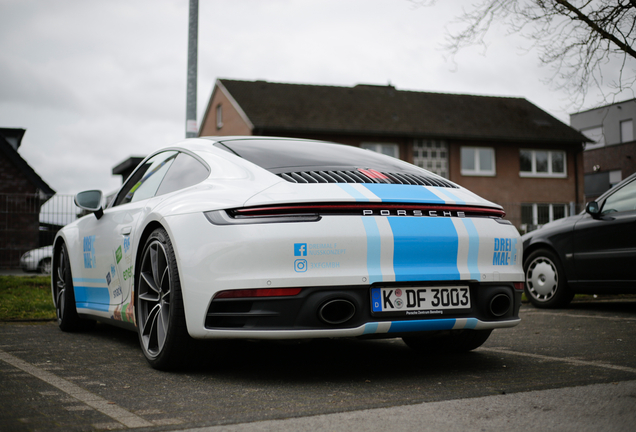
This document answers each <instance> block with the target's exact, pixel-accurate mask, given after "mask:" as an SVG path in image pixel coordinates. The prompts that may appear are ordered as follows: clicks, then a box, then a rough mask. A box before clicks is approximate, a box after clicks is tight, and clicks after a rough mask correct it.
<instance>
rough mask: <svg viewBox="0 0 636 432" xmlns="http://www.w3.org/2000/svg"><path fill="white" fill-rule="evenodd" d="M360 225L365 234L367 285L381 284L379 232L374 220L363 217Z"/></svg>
mask: <svg viewBox="0 0 636 432" xmlns="http://www.w3.org/2000/svg"><path fill="white" fill-rule="evenodd" d="M362 223H363V224H364V230H365V231H366V234H367V272H368V273H369V283H375V282H382V267H381V260H382V243H381V241H380V230H379V229H378V224H377V222H376V221H375V218H372V217H363V218H362Z"/></svg>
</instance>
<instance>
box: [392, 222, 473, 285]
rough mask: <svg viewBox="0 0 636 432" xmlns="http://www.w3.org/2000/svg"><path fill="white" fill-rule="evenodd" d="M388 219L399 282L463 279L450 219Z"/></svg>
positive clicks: (454, 231)
mask: <svg viewBox="0 0 636 432" xmlns="http://www.w3.org/2000/svg"><path fill="white" fill-rule="evenodd" d="M388 219H389V224H390V225H391V230H392V231H393V240H394V246H393V247H394V252H393V269H394V271H395V280H396V281H413V280H459V279H460V273H459V269H458V268H457V250H458V247H459V240H458V238H457V231H456V230H455V227H454V225H453V222H452V221H451V220H450V218H442V217H440V218H435V217H431V218H401V217H389V218H388ZM422 239H425V240H424V241H422Z"/></svg>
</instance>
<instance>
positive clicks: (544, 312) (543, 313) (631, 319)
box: [521, 310, 636, 321]
mask: <svg viewBox="0 0 636 432" xmlns="http://www.w3.org/2000/svg"><path fill="white" fill-rule="evenodd" d="M521 312H522V313H527V314H532V315H558V316H564V317H569V318H600V319H606V320H609V321H636V318H629V317H617V316H600V315H579V314H571V313H562V312H546V311H529V310H525V311H521Z"/></svg>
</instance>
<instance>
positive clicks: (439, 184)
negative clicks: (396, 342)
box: [52, 137, 524, 369]
mask: <svg viewBox="0 0 636 432" xmlns="http://www.w3.org/2000/svg"><path fill="white" fill-rule="evenodd" d="M100 201H101V193H100V192H98V191H87V192H83V193H80V194H78V196H77V197H76V202H77V204H78V205H79V206H80V207H82V208H83V209H85V210H88V211H91V212H94V215H88V216H85V217H83V218H81V219H79V220H78V221H76V222H74V223H72V224H70V225H68V226H66V227H65V228H64V229H63V230H61V231H60V233H59V234H58V236H57V238H56V241H55V244H54V259H53V268H54V272H53V278H52V284H53V297H54V300H55V303H56V308H57V311H58V321H59V323H60V327H61V328H62V329H63V330H73V329H76V328H78V327H81V326H86V325H88V324H89V323H90V322H91V321H92V320H100V321H105V322H110V323H114V324H117V325H121V326H124V327H127V328H130V329H132V330H135V331H137V332H138V333H139V338H140V343H141V347H142V350H143V352H144V354H145V356H146V358H147V359H148V361H149V362H150V364H151V365H152V366H153V367H156V368H159V369H168V368H171V367H174V366H176V365H178V364H179V362H180V361H181V360H182V359H183V358H185V357H187V356H185V355H184V352H186V351H187V350H188V349H189V347H190V345H191V344H189V343H188V342H189V340H190V338H198V339H218V338H250V339H253V338H262V339H298V338H325V337H402V338H403V339H404V341H405V342H406V343H407V344H408V345H409V346H411V347H412V348H414V349H416V350H418V351H435V352H437V351H465V350H470V349H474V348H476V347H478V346H480V345H481V344H482V343H483V342H484V341H485V340H486V339H487V338H488V336H489V334H490V332H491V331H492V329H495V328H504V327H511V326H514V325H516V324H518V322H519V318H518V310H519V306H520V296H521V292H522V290H523V280H524V275H523V270H522V266H521V263H522V256H521V254H522V248H521V244H520V242H519V234H518V232H517V230H516V229H515V227H514V226H512V224H510V223H509V222H508V221H507V220H505V219H504V212H503V209H502V208H501V207H500V206H498V205H496V204H493V203H491V202H488V201H486V200H484V199H482V198H480V197H478V196H476V195H475V194H473V193H471V192H470V191H468V190H466V189H464V188H462V187H460V186H458V185H456V184H454V183H452V182H450V181H448V180H446V179H443V178H441V177H439V176H437V175H435V174H433V173H430V172H428V171H426V170H423V169H420V168H418V167H415V166H413V165H410V164H407V163H405V162H402V161H399V160H396V159H393V158H390V157H387V156H384V155H380V154H376V153H373V152H370V151H367V150H361V149H358V148H355V147H350V146H343V145H338V144H333V143H324V142H317V141H308V140H297V139H285V138H269V137H267V138H265V137H228V138H219V137H215V138H199V139H191V140H186V141H184V142H181V143H179V144H178V145H177V146H174V147H170V148H166V149H162V150H160V151H158V152H156V153H154V154H152V155H151V156H149V157H148V158H146V159H145V160H144V161H143V162H142V163H141V164H140V165H139V167H138V168H137V169H136V171H135V172H134V173H133V174H132V175H131V177H130V178H129V179H128V180H127V181H126V182H125V183H124V185H123V186H122V188H121V190H120V191H119V192H118V193H117V195H116V196H115V198H114V199H113V200H112V202H111V203H110V204H109V205H108V206H107V207H106V208H102V206H101V202H100Z"/></svg>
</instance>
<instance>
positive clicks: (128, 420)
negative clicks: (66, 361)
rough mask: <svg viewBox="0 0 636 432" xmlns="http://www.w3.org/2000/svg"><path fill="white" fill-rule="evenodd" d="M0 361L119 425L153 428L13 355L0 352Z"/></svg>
mask: <svg viewBox="0 0 636 432" xmlns="http://www.w3.org/2000/svg"><path fill="white" fill-rule="evenodd" d="M0 360H2V361H4V362H5V363H8V364H10V365H11V366H14V367H16V368H18V369H22V370H23V371H24V372H26V373H28V374H29V375H31V376H34V377H35V378H38V379H40V380H42V381H44V382H45V383H47V384H50V385H52V386H53V387H57V388H58V389H60V390H62V391H63V392H64V393H66V394H68V395H69V396H72V397H74V398H75V399H77V400H79V401H81V402H83V403H85V404H86V405H88V406H89V407H91V408H94V409H96V410H97V411H99V412H101V413H103V414H106V415H107V416H108V417H110V418H112V419H113V420H115V421H117V422H118V423H121V424H123V425H124V426H126V427H129V428H138V427H147V426H153V423H151V422H149V421H147V420H144V419H143V418H141V417H139V416H137V415H135V414H133V413H131V412H130V411H127V410H125V409H123V408H122V407H120V406H118V405H115V404H113V403H112V402H108V401H107V400H106V399H104V398H102V397H101V396H97V395H96V394H93V393H91V392H89V391H87V390H84V389H83V388H81V387H80V386H78V385H75V384H73V383H72V382H69V381H67V380H65V379H64V378H60V377H58V376H56V375H54V374H52V373H50V372H47V371H45V370H43V369H41V368H39V367H36V366H33V365H32V364H30V363H27V362H25V361H23V360H20V359H19V358H17V357H15V356H12V355H11V354H9V353H7V352H5V351H3V350H0ZM74 409H77V408H74Z"/></svg>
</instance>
